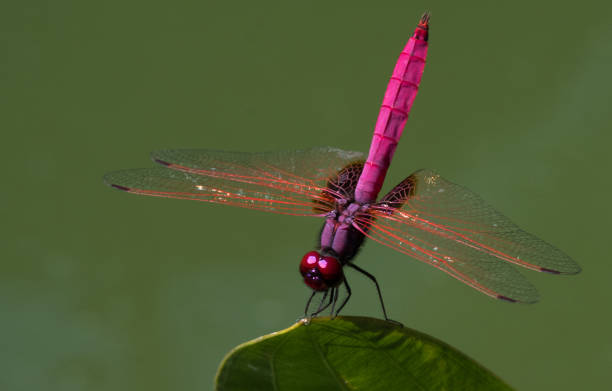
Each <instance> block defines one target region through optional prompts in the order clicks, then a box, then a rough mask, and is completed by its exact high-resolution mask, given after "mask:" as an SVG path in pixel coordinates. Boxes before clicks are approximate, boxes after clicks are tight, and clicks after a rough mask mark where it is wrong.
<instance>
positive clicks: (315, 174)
mask: <svg viewBox="0 0 612 391" xmlns="http://www.w3.org/2000/svg"><path fill="white" fill-rule="evenodd" d="M362 157H363V155H362V154H360V153H359V152H350V151H343V150H340V149H334V148H329V147H325V148H314V149H310V150H306V151H284V152H267V153H242V152H222V151H209V150H165V151H158V152H154V153H153V159H154V160H155V161H156V162H158V163H160V164H162V165H163V166H164V167H160V168H148V169H135V170H123V171H117V172H112V173H109V174H107V175H106V176H105V178H104V179H105V181H106V182H107V183H108V184H109V185H111V186H113V187H115V188H118V189H120V190H125V191H128V192H130V193H136V194H143V195H149V196H156V197H166V198H177V199H190V200H197V201H205V202H212V203H219V204H226V205H233V206H239V207H245V208H251V209H259V210H265V211H269V212H276V213H282V214H292V215H309V216H321V215H324V214H325V213H327V212H328V211H329V210H331V209H332V208H333V207H334V201H335V199H337V198H341V197H343V195H342V194H340V193H338V192H337V191H334V190H333V189H331V188H329V187H328V186H327V185H328V183H329V182H330V181H333V178H335V177H336V176H338V174H339V172H340V171H341V170H342V168H343V167H345V166H346V165H348V164H350V163H352V162H354V161H356V160H359V159H360V158H362Z"/></svg>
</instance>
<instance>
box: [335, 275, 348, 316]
mask: <svg viewBox="0 0 612 391" xmlns="http://www.w3.org/2000/svg"><path fill="white" fill-rule="evenodd" d="M344 285H345V286H346V298H345V299H344V301H343V302H342V304H340V307H338V310H337V311H336V316H338V314H339V313H340V311H341V310H342V308H344V306H345V305H346V303H348V301H349V299H350V298H351V287H350V286H349V284H348V281H347V280H346V277H344Z"/></svg>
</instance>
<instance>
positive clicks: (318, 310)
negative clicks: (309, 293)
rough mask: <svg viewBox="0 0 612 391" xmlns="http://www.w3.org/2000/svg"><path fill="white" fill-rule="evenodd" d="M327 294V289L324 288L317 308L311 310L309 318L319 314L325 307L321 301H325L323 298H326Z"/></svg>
mask: <svg viewBox="0 0 612 391" xmlns="http://www.w3.org/2000/svg"><path fill="white" fill-rule="evenodd" d="M328 294H329V289H328V290H326V291H325V293H323V297H321V301H320V302H319V306H318V307H317V310H316V311H315V312H313V313H312V314H310V317H311V318H314V317H315V316H317V315H318V314H319V312H321V311H323V310H324V309H325V307H323V303H324V302H325V299H327V295H328Z"/></svg>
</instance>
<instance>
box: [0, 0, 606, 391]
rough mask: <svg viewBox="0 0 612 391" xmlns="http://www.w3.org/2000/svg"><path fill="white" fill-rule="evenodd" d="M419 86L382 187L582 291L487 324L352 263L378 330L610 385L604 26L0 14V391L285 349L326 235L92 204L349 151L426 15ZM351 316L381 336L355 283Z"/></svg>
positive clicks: (389, 266)
mask: <svg viewBox="0 0 612 391" xmlns="http://www.w3.org/2000/svg"><path fill="white" fill-rule="evenodd" d="M426 9H429V10H431V11H432V14H433V16H432V22H431V26H432V27H431V35H430V51H429V59H428V60H429V62H428V65H427V68H426V70H425V74H424V77H423V83H422V88H421V92H420V94H419V96H418V97H417V100H416V103H415V105H414V107H413V114H412V116H411V118H410V120H409V122H408V126H407V128H406V131H405V135H404V138H403V139H402V142H401V143H400V146H399V148H398V150H397V154H396V157H395V159H394V162H393V165H392V168H391V171H390V174H389V178H388V179H389V180H388V182H387V186H390V185H394V184H395V183H396V182H398V181H399V180H401V179H403V178H404V177H405V176H407V175H408V174H410V173H411V172H412V171H414V170H415V169H418V168H422V167H430V168H435V169H437V170H439V171H440V172H441V173H443V175H444V176H446V177H447V178H450V179H452V180H454V181H456V182H458V183H462V184H465V185H467V186H468V187H470V188H471V189H473V190H474V191H476V192H478V193H479V194H481V195H482V196H483V197H484V198H485V199H487V200H489V202H491V203H492V204H493V205H495V206H497V207H498V209H499V210H501V211H502V212H504V213H505V214H506V215H508V216H509V217H511V218H512V219H513V220H515V221H516V222H518V223H519V224H520V225H521V226H522V227H523V228H525V229H526V230H528V231H530V232H533V233H535V234H537V235H538V236H540V237H542V238H544V239H545V240H547V241H549V242H551V243H553V244H555V245H557V246H559V247H561V248H562V249H563V250H564V251H566V252H567V253H568V254H570V255H572V256H573V257H574V258H575V259H576V261H577V262H578V263H580V264H581V266H582V267H583V269H584V270H583V273H582V274H580V275H578V276H572V277H559V276H551V275H541V274H537V273H533V272H527V276H528V278H529V279H530V280H531V281H532V282H533V283H534V284H536V285H537V286H538V288H539V290H540V292H541V294H542V301H541V302H540V303H538V304H535V305H531V306H525V305H511V304H506V303H503V302H498V301H494V300H491V299H489V298H488V297H486V296H484V295H482V294H479V293H478V292H476V291H474V290H472V289H470V288H468V287H467V286H464V285H463V284H460V283H459V282H457V281H455V280H453V279H451V278H449V277H448V276H446V275H444V274H443V273H440V272H438V271H436V270H435V269H433V268H430V267H429V266H426V265H424V264H420V263H418V262H417V261H414V260H411V259H409V258H407V257H405V256H403V255H401V254H399V253H395V252H393V251H392V250H390V249H387V248H385V247H383V246H380V245H378V244H376V243H368V244H367V245H366V246H365V248H364V249H363V251H362V253H361V254H360V256H359V258H358V259H357V261H358V263H359V265H361V266H363V267H364V268H366V269H367V270H369V271H370V272H372V273H374V274H375V275H376V276H377V277H378V279H379V281H380V282H381V284H382V287H383V293H384V296H385V299H386V304H387V306H388V309H389V312H390V314H391V316H392V317H393V318H394V319H397V320H400V321H402V322H404V323H405V324H406V325H407V326H409V327H412V328H415V329H418V330H420V331H423V332H426V333H428V334H431V335H433V336H435V337H437V338H440V339H442V340H444V341H446V342H448V343H450V344H452V345H453V346H455V347H457V348H459V349H460V350H462V351H464V352H465V353H467V354H468V355H470V356H471V357H473V358H475V359H476V360H478V361H479V362H481V363H483V364H485V365H486V366H487V367H489V368H490V369H492V370H493V371H494V372H495V373H497V374H499V375H500V376H501V377H502V378H504V379H505V380H507V381H508V382H509V383H510V384H512V385H514V386H515V387H517V388H518V389H520V390H576V389H593V390H595V389H604V388H608V387H609V386H610V380H612V333H610V330H611V329H612V314H611V311H610V308H611V304H610V303H611V300H612V289H611V287H610V279H611V277H612V262H611V259H610V242H611V239H610V221H611V218H612V208H611V207H610V190H612V183H611V180H610V168H611V166H612V165H611V164H610V163H611V159H610V142H611V141H612V129H611V128H612V126H611V124H612V114H610V112H609V110H610V107H611V102H612V88H611V87H612V73H611V72H610V70H611V69H612V23H611V22H612V17H611V16H610V15H611V11H612V6H611V5H610V4H609V3H605V2H603V1H597V2H595V1H589V0H587V1H580V2H559V1H554V2H553V1H541V2H533V1H525V0H519V1H512V2H491V1H469V2H459V1H436V2H434V3H431V2H424V1H421V2H409V1H405V0H404V1H399V0H398V1H382V2H373V1H367V2H365V1H363V2H357V1H333V2H330V1H284V2H281V1H278V2H270V1H257V2H250V1H242V2H211V1H179V2H174V3H170V2H140V3H137V2H127V3H126V2H119V1H106V2H97V3H92V2H83V1H54V2H45V1H36V0H32V1H23V2H11V3H3V5H2V6H0V29H1V34H0V37H1V38H0V49H1V60H0V78H1V87H0V89H1V92H0V99H1V100H2V101H1V105H0V126H1V129H2V145H3V148H2V149H3V152H2V178H3V182H2V183H3V185H2V191H1V192H0V212H1V216H0V217H1V221H2V224H1V225H0V229H1V232H0V245H1V248H2V256H1V269H0V270H1V271H0V388H1V389H2V390H170V389H172V390H179V389H180V390H207V389H211V388H212V382H213V376H214V373H215V371H216V368H217V365H218V364H219V362H220V360H221V359H222V357H223V356H224V354H225V353H227V352H228V351H229V350H230V349H231V348H232V347H234V346H235V345H237V344H239V343H241V342H244V341H246V340H249V339H252V338H254V337H257V336H260V335H262V334H264V333H269V332H272V331H276V330H279V329H282V328H285V327H287V326H289V325H291V324H292V323H293V322H294V321H295V320H296V319H297V318H298V317H299V316H300V314H301V313H302V311H303V305H304V303H305V300H306V298H307V295H308V289H307V288H306V286H305V285H304V284H303V283H302V282H301V281H300V277H299V275H298V272H297V266H298V262H299V259H300V258H301V256H302V255H303V253H305V252H306V251H308V250H310V249H312V246H313V243H315V240H316V234H317V232H318V229H319V227H320V224H321V222H320V221H318V220H316V219H307V218H299V217H288V216H278V215H272V214H265V213H260V212H254V211H249V210H244V209H232V208H226V207H222V206H213V205H204V204H200V203H189V202H186V201H185V202H181V201H173V200H162V199H149V198H146V197H136V196H131V195H127V194H123V193H121V192H117V191H112V190H111V189H110V188H107V187H105V186H104V185H103V184H102V180H101V177H102V175H103V174H104V173H105V172H107V171H111V170H115V169H121V168H136V167H147V166H151V165H152V163H151V162H150V161H149V160H148V153H149V151H151V150H155V149H160V148H180V147H183V148H185V147H188V148H214V149H224V150H239V151H265V150H278V149H296V148H308V147H312V146H317V145H332V146H337V147H341V148H344V149H352V150H362V151H367V149H368V145H369V142H370V138H371V133H372V130H373V125H374V122H375V119H376V116H377V112H378V108H379V104H380V102H381V99H382V95H383V92H384V89H385V86H386V83H387V81H388V77H389V76H390V74H391V70H392V68H393V65H394V63H395V60H396V58H397V55H398V54H399V52H400V50H401V49H402V47H403V45H404V43H405V42H406V40H407V39H408V37H409V36H410V34H411V32H412V31H413V29H414V27H415V26H416V22H417V21H418V18H419V16H420V15H421V13H422V12H423V11H424V10H426ZM349 277H350V278H351V284H352V286H353V287H354V296H353V298H352V300H351V302H350V303H349V304H348V306H347V308H346V310H345V312H344V313H345V314H351V315H369V316H376V317H379V316H380V309H379V305H378V302H377V296H376V294H375V291H374V288H373V287H372V286H371V284H370V283H369V281H367V280H365V279H364V278H362V277H361V276H359V275H355V274H350V275H349Z"/></svg>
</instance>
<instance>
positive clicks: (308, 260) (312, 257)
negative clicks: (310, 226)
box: [300, 251, 321, 276]
mask: <svg viewBox="0 0 612 391" xmlns="http://www.w3.org/2000/svg"><path fill="white" fill-rule="evenodd" d="M320 258H321V255H320V254H319V253H318V252H316V251H310V252H307V253H306V255H304V257H302V262H300V273H302V276H303V275H304V274H305V273H307V272H308V271H310V270H311V269H312V268H316V267H317V262H319V259H320Z"/></svg>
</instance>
